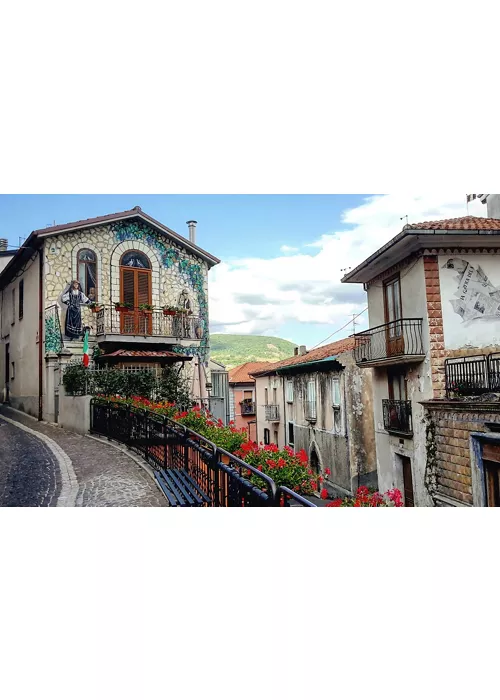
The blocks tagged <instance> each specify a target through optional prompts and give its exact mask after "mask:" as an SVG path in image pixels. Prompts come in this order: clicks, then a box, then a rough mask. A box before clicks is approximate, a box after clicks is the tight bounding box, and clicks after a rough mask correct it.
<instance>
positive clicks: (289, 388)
mask: <svg viewBox="0 0 500 700" xmlns="http://www.w3.org/2000/svg"><path fill="white" fill-rule="evenodd" d="M286 400H287V403H293V381H291V380H290V379H289V380H288V381H287V383H286Z"/></svg>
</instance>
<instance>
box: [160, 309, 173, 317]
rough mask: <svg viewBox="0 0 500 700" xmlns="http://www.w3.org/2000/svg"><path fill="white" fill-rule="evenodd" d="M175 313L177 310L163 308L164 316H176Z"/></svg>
mask: <svg viewBox="0 0 500 700" xmlns="http://www.w3.org/2000/svg"><path fill="white" fill-rule="evenodd" d="M175 314H176V312H175V311H168V310H167V309H163V315H164V316H175Z"/></svg>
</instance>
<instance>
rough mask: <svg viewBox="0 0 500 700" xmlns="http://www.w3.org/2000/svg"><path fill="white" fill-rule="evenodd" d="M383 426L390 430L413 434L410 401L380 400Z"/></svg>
mask: <svg viewBox="0 0 500 700" xmlns="http://www.w3.org/2000/svg"><path fill="white" fill-rule="evenodd" d="M382 409H383V413H384V428H385V429H386V430H388V431H390V432H395V433H404V434H405V435H413V424H412V414H411V401H393V400H390V399H384V400H383V401H382Z"/></svg>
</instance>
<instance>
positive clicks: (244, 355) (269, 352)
mask: <svg viewBox="0 0 500 700" xmlns="http://www.w3.org/2000/svg"><path fill="white" fill-rule="evenodd" d="M295 347H296V346H295V344H294V343H291V342H290V341H289V340H283V339H282V338H273V337H271V336H266V335H226V334H224V333H214V334H213V335H211V336H210V356H211V358H212V359H213V360H215V361H216V362H220V363H222V364H223V365H225V366H226V368H227V369H231V368H232V367H237V366H238V365H241V364H243V363H244V362H278V361H279V360H285V359H286V358H287V357H292V356H293V351H294V348H295Z"/></svg>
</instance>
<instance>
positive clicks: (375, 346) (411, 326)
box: [354, 318, 425, 364]
mask: <svg viewBox="0 0 500 700" xmlns="http://www.w3.org/2000/svg"><path fill="white" fill-rule="evenodd" d="M354 340H355V343H356V344H355V347H354V359H355V361H356V362H357V364H368V363H370V362H382V361H383V360H389V359H392V358H394V357H405V356H406V357H412V356H420V355H424V354H425V353H424V346H423V342H422V319H421V318H400V319H398V320H397V321H391V322H390V323H384V324H382V325H381V326H375V327H374V328H370V329H369V330H367V331H363V332H362V333H356V334H355V335H354Z"/></svg>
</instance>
